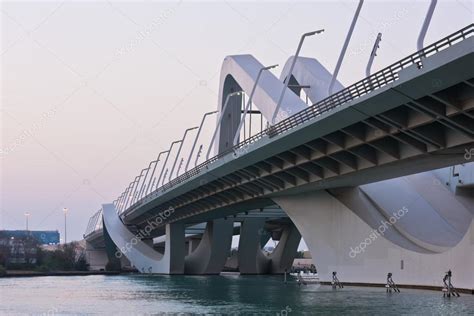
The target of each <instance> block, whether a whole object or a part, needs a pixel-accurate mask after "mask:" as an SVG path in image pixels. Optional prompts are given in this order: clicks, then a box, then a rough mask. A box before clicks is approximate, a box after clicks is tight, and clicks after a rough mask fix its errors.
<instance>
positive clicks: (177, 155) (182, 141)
mask: <svg viewBox="0 0 474 316" xmlns="http://www.w3.org/2000/svg"><path fill="white" fill-rule="evenodd" d="M197 128H198V127H197V126H194V127H191V128H188V129H187V130H185V131H184V135H183V138H182V139H181V144H179V148H178V152H177V153H176V158H175V159H174V162H173V167H171V172H170V176H169V178H168V182H169V181H171V178H172V177H173V171H174V168H175V167H176V162H177V161H178V158H179V154H180V153H181V149H182V148H183V144H184V140H185V139H186V135H187V134H188V133H189V132H190V131H192V130H195V129H197Z"/></svg>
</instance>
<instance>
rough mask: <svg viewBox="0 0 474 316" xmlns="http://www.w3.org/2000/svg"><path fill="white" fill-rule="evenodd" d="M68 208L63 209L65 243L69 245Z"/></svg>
mask: <svg viewBox="0 0 474 316" xmlns="http://www.w3.org/2000/svg"><path fill="white" fill-rule="evenodd" d="M67 211H68V209H67V207H65V208H63V213H64V243H65V244H67Z"/></svg>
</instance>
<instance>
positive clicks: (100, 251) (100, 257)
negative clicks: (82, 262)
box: [85, 241, 108, 271]
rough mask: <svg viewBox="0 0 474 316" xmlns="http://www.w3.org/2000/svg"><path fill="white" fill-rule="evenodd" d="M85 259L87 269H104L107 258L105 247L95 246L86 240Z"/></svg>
mask: <svg viewBox="0 0 474 316" xmlns="http://www.w3.org/2000/svg"><path fill="white" fill-rule="evenodd" d="M85 252H86V260H87V263H88V264H89V269H90V270H92V271H100V270H105V266H106V265H107V262H108V258H107V253H106V251H105V248H102V247H101V248H99V247H95V246H94V245H93V244H92V243H90V242H88V241H86V249H85Z"/></svg>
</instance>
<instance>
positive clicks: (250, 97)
mask: <svg viewBox="0 0 474 316" xmlns="http://www.w3.org/2000/svg"><path fill="white" fill-rule="evenodd" d="M275 67H278V64H276V65H271V66H267V67H262V68H260V70H259V71H258V75H257V78H256V79H255V83H254V84H253V87H252V92H250V96H249V100H248V102H247V105H246V106H245V109H244V115H243V116H242V118H241V119H240V122H239V127H237V132H236V133H235V136H234V142H233V144H234V146H235V145H237V141H238V140H239V136H240V129H241V128H242V125H243V123H244V122H245V116H246V115H247V111H248V110H249V108H250V105H251V104H252V98H253V95H254V93H255V90H257V85H258V80H259V79H260V76H261V75H262V72H263V71H264V70H270V69H272V68H275ZM244 134H245V133H244ZM249 136H251V135H249Z"/></svg>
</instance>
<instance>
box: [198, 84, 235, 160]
mask: <svg viewBox="0 0 474 316" xmlns="http://www.w3.org/2000/svg"><path fill="white" fill-rule="evenodd" d="M241 94H242V91H237V92H232V93H229V94H228V95H227V97H226V98H225V102H224V106H223V107H222V111H221V112H220V113H219V120H218V121H217V125H216V129H215V130H214V134H212V139H211V143H210V144H209V149H208V150H207V154H206V160H207V159H209V155H210V154H211V149H212V145H213V144H214V140H215V139H216V136H217V132H218V131H219V130H220V127H221V123H222V120H223V119H224V113H225V112H226V110H227V105H228V104H229V100H230V98H231V97H233V96H234V95H241Z"/></svg>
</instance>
